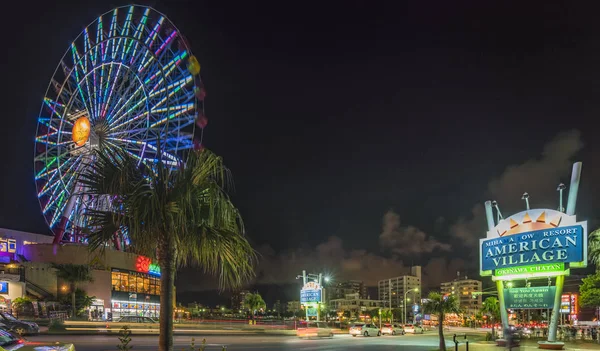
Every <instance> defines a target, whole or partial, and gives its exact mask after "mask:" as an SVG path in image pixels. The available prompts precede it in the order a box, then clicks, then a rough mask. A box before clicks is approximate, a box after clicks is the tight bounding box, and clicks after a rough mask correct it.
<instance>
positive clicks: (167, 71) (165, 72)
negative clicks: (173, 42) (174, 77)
mask: <svg viewBox="0 0 600 351" xmlns="http://www.w3.org/2000/svg"><path fill="white" fill-rule="evenodd" d="M187 56H188V53H187V51H182V52H181V53H179V54H178V55H176V56H175V57H173V58H172V59H171V60H170V61H169V62H168V63H167V64H166V65H165V66H164V67H163V69H161V70H158V71H156V73H154V74H153V75H152V76H150V77H149V78H147V79H146V80H145V81H144V83H145V84H150V83H151V82H152V81H153V80H154V79H156V78H157V77H160V78H159V80H158V81H157V82H156V84H155V85H154V87H153V88H152V89H150V91H155V90H156V89H157V88H158V87H159V86H160V85H161V84H162V83H163V82H164V81H165V79H166V78H167V77H169V75H171V73H172V72H173V70H174V69H175V68H177V66H179V64H180V63H181V62H182V61H183V60H185V58H186V57H187Z"/></svg>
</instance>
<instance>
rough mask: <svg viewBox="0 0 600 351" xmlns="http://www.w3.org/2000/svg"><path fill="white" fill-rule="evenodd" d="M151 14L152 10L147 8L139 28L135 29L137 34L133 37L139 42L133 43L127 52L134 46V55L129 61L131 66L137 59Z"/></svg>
mask: <svg viewBox="0 0 600 351" xmlns="http://www.w3.org/2000/svg"><path fill="white" fill-rule="evenodd" d="M149 13H150V9H149V8H146V10H145V11H144V14H143V15H142V19H141V20H140V23H139V24H138V26H137V28H136V29H135V32H134V33H133V37H134V38H135V39H137V40H134V41H132V43H131V44H130V46H129V48H128V49H127V51H128V52H129V50H130V49H131V47H132V46H133V53H132V54H131V60H130V61H129V64H130V65H132V64H133V61H134V59H135V57H136V51H137V49H138V46H139V41H140V40H141V39H142V34H143V33H144V32H145V29H146V22H147V21H148V14H149Z"/></svg>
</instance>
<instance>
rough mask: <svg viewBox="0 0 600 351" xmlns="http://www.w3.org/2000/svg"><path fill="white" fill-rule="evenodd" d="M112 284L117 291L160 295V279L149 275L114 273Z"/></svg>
mask: <svg viewBox="0 0 600 351" xmlns="http://www.w3.org/2000/svg"><path fill="white" fill-rule="evenodd" d="M111 284H112V288H113V290H115V291H124V292H131V293H140V294H149V295H160V279H158V278H156V277H151V276H149V275H148V274H143V273H138V272H117V271H113V272H112V276H111Z"/></svg>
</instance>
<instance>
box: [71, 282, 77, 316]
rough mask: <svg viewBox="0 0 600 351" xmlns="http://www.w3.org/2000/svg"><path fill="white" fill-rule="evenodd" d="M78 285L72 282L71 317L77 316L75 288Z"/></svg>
mask: <svg viewBox="0 0 600 351" xmlns="http://www.w3.org/2000/svg"><path fill="white" fill-rule="evenodd" d="M76 289H77V285H75V284H71V318H75V317H76V313H77V308H76V307H75V290H76Z"/></svg>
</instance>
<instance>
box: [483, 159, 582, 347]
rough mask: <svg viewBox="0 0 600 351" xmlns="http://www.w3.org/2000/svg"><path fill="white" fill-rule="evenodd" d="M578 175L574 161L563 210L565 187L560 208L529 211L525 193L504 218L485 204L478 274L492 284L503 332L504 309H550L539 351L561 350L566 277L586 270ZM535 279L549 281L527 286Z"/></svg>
mask: <svg viewBox="0 0 600 351" xmlns="http://www.w3.org/2000/svg"><path fill="white" fill-rule="evenodd" d="M580 177H581V162H578V163H575V164H574V165H573V172H572V175H571V185H570V189H569V197H568V201H567V209H566V211H565V209H564V208H563V207H562V192H563V190H564V189H565V188H566V187H565V186H564V185H563V184H560V185H559V186H558V189H557V191H559V193H560V200H559V208H558V210H552V209H530V207H529V194H527V193H525V194H523V197H522V199H524V200H525V201H526V208H527V210H525V211H522V212H519V213H516V214H514V215H512V216H510V217H508V218H503V217H502V215H501V214H500V211H499V208H498V205H497V203H496V202H495V201H494V202H493V203H492V202H491V201H486V202H485V211H486V218H487V225H488V231H487V235H486V237H485V238H484V239H480V247H479V256H480V270H481V272H480V273H481V276H491V277H492V280H493V281H495V282H496V287H497V289H498V300H499V302H500V314H501V318H502V326H503V329H504V330H507V329H508V327H509V323H508V312H507V311H508V309H552V315H551V317H550V325H549V330H548V340H547V341H542V342H539V343H538V344H539V347H540V348H541V349H559V350H560V349H562V346H563V343H561V342H557V341H556V330H557V327H558V322H559V320H558V316H559V312H560V304H561V295H562V290H563V286H564V282H565V276H568V275H569V274H570V271H571V269H573V268H584V267H586V266H587V260H588V258H587V235H588V233H587V222H586V221H582V222H578V221H577V216H576V215H575V205H576V202H577V192H578V189H579V180H580ZM494 208H495V209H496V212H497V221H496V222H495V221H494V213H493V209H494ZM551 279H554V280H555V285H554V286H551V284H550V282H551ZM535 280H543V282H546V281H547V282H548V283H545V284H544V283H543V282H542V284H538V285H542V286H534V287H531V286H530V283H531V282H533V281H535ZM508 282H511V283H508ZM521 282H523V283H524V284H519V283H521ZM505 283H506V284H505ZM513 285H523V286H525V287H514V288H513Z"/></svg>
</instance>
